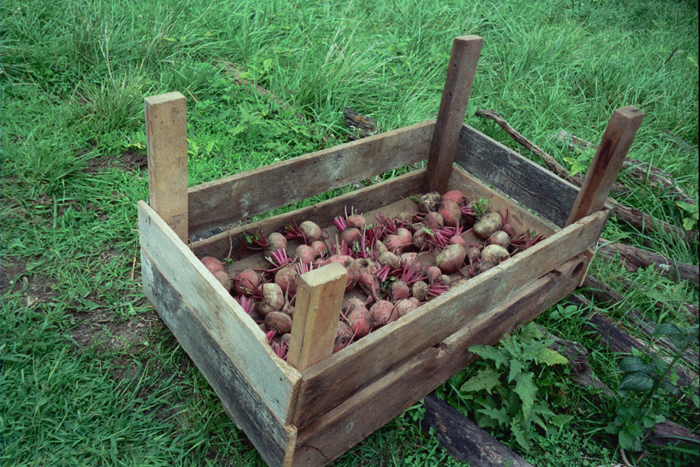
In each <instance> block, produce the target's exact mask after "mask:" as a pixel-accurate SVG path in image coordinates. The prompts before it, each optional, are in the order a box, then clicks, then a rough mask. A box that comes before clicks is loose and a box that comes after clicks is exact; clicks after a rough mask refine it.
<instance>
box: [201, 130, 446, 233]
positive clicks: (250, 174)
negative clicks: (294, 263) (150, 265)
mask: <svg viewBox="0 0 700 467" xmlns="http://www.w3.org/2000/svg"><path fill="white" fill-rule="evenodd" d="M434 126H435V122H434V121H428V122H423V123H418V124H416V125H412V126H409V127H405V128H400V129H398V130H394V131H390V132H387V133H382V134H380V135H376V136H371V137H369V138H364V139H361V140H358V141H353V142H350V143H346V144H341V145H339V146H335V147H333V148H329V149H324V150H322V151H318V152H314V153H310V154H305V155H303V156H299V157H295V158H293V159H290V160H287V161H283V162H279V163H276V164H272V165H269V166H266V167H261V168H259V169H255V170H250V171H247V172H243V173H241V174H236V175H232V176H230V177H226V178H223V179H221V180H217V181H214V182H209V183H204V184H202V185H198V186H196V187H192V188H190V190H189V213H190V217H189V231H190V235H191V234H193V233H199V232H203V231H205V230H207V229H210V228H212V227H216V226H222V225H227V224H230V223H233V222H238V221H240V220H242V219H246V218H250V217H252V216H254V215H256V214H260V213H263V212H267V211H271V210H273V209H276V208H280V207H283V206H287V205H289V204H292V203H295V202H297V201H302V200H304V199H307V198H310V197H312V196H315V195H318V194H320V193H324V192H326V191H328V190H332V189H335V188H342V187H344V186H346V185H348V184H349V183H352V182H356V181H359V180H364V179H367V178H371V177H373V176H375V175H378V174H381V173H384V172H388V171H390V170H392V169H395V168H398V167H402V166H405V165H410V164H415V163H417V162H420V161H421V160H423V159H425V158H427V155H428V150H429V148H430V139H431V137H432V135H433V128H434Z"/></svg>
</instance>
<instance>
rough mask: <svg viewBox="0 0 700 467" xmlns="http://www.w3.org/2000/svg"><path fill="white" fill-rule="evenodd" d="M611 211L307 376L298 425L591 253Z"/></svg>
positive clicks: (417, 312) (371, 336)
mask: <svg viewBox="0 0 700 467" xmlns="http://www.w3.org/2000/svg"><path fill="white" fill-rule="evenodd" d="M607 217H608V212H607V211H601V212H597V213H595V214H593V215H591V216H589V217H586V218H585V219H582V220H581V221H579V222H578V223H576V224H573V225H571V226H569V227H567V228H566V229H563V230H560V231H559V232H557V233H555V234H553V235H552V236H551V237H549V238H547V239H546V240H544V241H542V242H540V243H538V244H536V245H535V246H533V247H531V248H529V249H528V250H526V251H524V252H522V253H519V254H518V255H516V256H514V257H513V258H511V259H509V260H508V261H506V262H504V263H502V264H500V265H499V266H496V267H494V268H493V269H490V270H489V271H487V272H485V273H483V274H481V275H479V276H477V277H475V278H474V279H472V280H470V281H468V282H467V283H466V284H463V285H461V286H458V287H454V288H452V289H451V290H450V291H449V292H446V293H445V294H443V295H441V296H439V297H436V298H435V299H433V300H431V301H430V302H428V303H427V304H425V305H423V306H421V307H420V308H418V309H417V310H415V311H413V312H411V313H410V314H408V315H406V316H405V317H403V318H401V319H399V320H398V321H395V322H393V323H390V324H389V325H387V326H385V327H383V328H381V329H379V330H377V331H374V332H372V333H371V334H369V335H368V336H366V337H364V338H362V339H361V340H359V341H358V342H355V343H353V344H351V345H349V346H348V347H346V348H345V349H343V350H341V351H340V352H338V353H336V354H334V355H332V356H331V357H329V358H327V359H326V360H324V361H322V362H320V363H318V364H316V365H314V366H312V367H310V368H309V369H307V370H305V371H304V372H302V374H303V380H302V383H301V387H300V389H299V397H298V402H297V407H296V409H295V416H294V424H295V425H296V426H297V427H302V426H304V425H305V424H306V423H308V422H310V421H311V420H313V419H314V418H316V417H318V416H320V415H322V414H323V413H325V412H327V411H329V410H331V409H333V408H334V407H336V406H338V405H339V404H340V403H341V402H342V401H344V400H345V399H347V398H348V397H350V396H351V395H352V394H355V393H356V392H357V391H359V390H361V389H362V388H364V387H365V386H367V385H368V384H370V383H371V382H372V381H374V380H375V379H376V378H378V377H381V376H382V375H384V374H386V372H387V371H389V369H390V368H392V367H394V366H396V364H397V363H398V362H397V356H399V355H402V356H404V357H406V358H409V357H410V356H412V355H415V354H416V353H417V352H420V351H422V350H423V349H425V348H428V347H430V346H432V345H434V344H436V343H438V342H440V341H441V340H442V339H444V338H445V337H447V336H449V335H450V334H452V333H454V332H456V331H457V330H458V329H460V328H461V327H463V326H464V325H465V324H466V323H468V322H469V321H470V320H471V319H472V318H473V317H474V316H475V315H477V314H479V313H482V312H484V311H486V310H488V309H490V308H492V307H494V306H498V304H499V303H502V302H503V301H504V300H506V299H507V297H509V296H510V295H511V294H513V293H514V292H517V291H518V290H519V289H520V288H522V287H523V286H524V285H525V284H528V283H531V282H533V281H535V280H537V279H538V278H539V277H541V276H542V275H544V274H546V273H547V271H551V270H552V269H554V268H556V267H558V266H559V265H560V264H562V262H563V261H565V260H566V259H567V258H571V257H573V256H575V255H578V254H580V253H581V252H583V251H585V250H587V249H588V248H589V247H590V246H591V245H593V244H594V243H595V242H596V241H597V239H598V236H599V235H600V232H601V231H602V229H603V227H604V226H605V221H606V220H607Z"/></svg>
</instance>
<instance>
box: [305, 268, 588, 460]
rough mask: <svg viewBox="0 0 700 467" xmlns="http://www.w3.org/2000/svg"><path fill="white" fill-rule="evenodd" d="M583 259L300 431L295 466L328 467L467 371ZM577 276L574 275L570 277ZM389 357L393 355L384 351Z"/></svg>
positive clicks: (563, 290)
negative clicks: (480, 351)
mask: <svg viewBox="0 0 700 467" xmlns="http://www.w3.org/2000/svg"><path fill="white" fill-rule="evenodd" d="M586 261H587V259H586V258H585V257H583V258H574V259H572V260H571V261H569V262H567V263H566V264H564V265H563V266H561V267H560V268H558V270H557V271H555V272H552V273H549V274H547V275H546V276H544V277H542V278H541V279H539V280H537V281H536V282H535V283H533V284H531V285H528V286H526V287H524V288H523V289H521V290H520V291H519V293H518V294H516V295H514V296H513V297H511V298H510V299H509V300H507V301H506V302H504V303H502V304H501V305H499V306H498V307H495V308H493V309H491V310H489V311H487V312H485V313H482V314H480V315H479V316H477V317H476V318H474V319H472V320H471V321H470V322H469V323H468V324H467V325H466V327H464V328H463V329H461V330H460V331H458V332H457V333H455V334H454V335H452V336H450V337H449V338H447V339H445V340H444V341H443V342H441V343H440V345H439V348H433V347H430V348H428V349H426V350H425V351H423V352H421V353H420V354H419V355H416V356H415V357H413V358H411V359H410V360H409V361H407V362H405V364H403V365H396V366H394V367H392V368H390V369H389V370H388V371H387V373H386V375H385V376H384V377H383V378H382V379H380V380H378V381H376V382H375V383H374V384H372V385H371V386H369V387H367V388H365V389H364V390H363V391H362V392H360V393H358V394H355V395H354V396H353V397H351V398H350V399H348V400H346V401H345V402H343V403H342V404H341V405H340V406H338V407H337V408H335V409H334V410H333V411H331V412H329V413H327V414H326V415H324V416H323V417H321V418H319V419H317V420H315V421H314V422H312V423H311V424H309V425H308V426H306V427H304V428H301V429H300V430H299V433H298V435H297V452H296V454H295V455H294V464H293V465H295V466H321V465H327V464H329V463H330V462H331V461H333V459H335V458H337V457H338V456H340V455H341V454H342V453H344V452H345V451H346V450H348V449H349V448H351V447H352V446H354V445H355V444H357V443H358V442H359V441H361V440H362V439H363V438H365V437H366V436H368V435H369V434H371V433H372V432H373V431H375V430H376V429H378V428H380V427H381V426H383V425H384V424H385V423H387V422H388V421H390V420H391V419H392V418H394V417H395V416H396V415H398V414H400V413H401V412H402V411H403V410H405V409H407V408H408V407H410V406H411V405H413V404H414V403H415V402H416V401H418V400H419V399H420V398H421V397H423V396H425V395H426V394H428V393H430V392H431V391H432V390H434V389H435V388H436V387H438V386H439V385H440V384H442V383H443V382H445V381H446V380H448V379H449V378H450V377H451V376H452V375H454V374H455V373H457V372H458V371H460V370H461V369H462V368H464V367H465V366H467V365H469V364H470V363H472V362H473V361H474V360H475V359H476V356H475V355H474V354H470V353H469V352H465V349H466V348H467V347H469V346H472V345H477V344H480V345H491V344H495V343H496V342H498V340H499V339H500V338H501V337H502V336H503V334H505V333H510V332H512V331H513V330H514V329H515V327H516V326H517V325H519V324H521V323H526V322H529V321H531V320H533V319H534V318H535V317H537V315H539V314H540V313H541V312H542V311H544V310H545V309H547V308H548V307H550V306H551V305H553V304H554V303H556V302H558V301H559V300H561V299H562V298H563V297H565V296H566V295H567V294H568V293H570V292H571V291H572V290H573V289H574V288H575V287H576V283H577V282H578V280H579V279H580V271H582V270H583V269H585V265H581V263H585V262H586ZM575 271H579V273H578V274H576V273H574V272H575ZM386 351H387V352H390V351H391V349H390V348H387V349H386Z"/></svg>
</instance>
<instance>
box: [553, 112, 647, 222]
mask: <svg viewBox="0 0 700 467" xmlns="http://www.w3.org/2000/svg"><path fill="white" fill-rule="evenodd" d="M642 120H644V112H642V111H641V110H639V109H638V108H636V107H632V106H630V107H623V108H621V109H617V110H616V111H615V112H613V114H612V116H611V117H610V121H609V122H608V126H607V127H606V128H605V133H604V134H603V139H602V140H601V142H600V144H599V145H598V149H597V150H596V153H595V156H594V157H593V161H592V162H591V165H590V167H588V171H587V172H586V177H585V178H584V179H583V185H582V186H581V191H580V192H579V194H578V196H577V197H576V200H575V201H574V205H573V207H572V208H571V214H570V215H569V218H568V219H567V221H566V225H569V224H571V223H572V222H576V221H577V220H579V219H583V218H584V217H586V216H587V215H589V214H590V213H592V212H595V211H599V210H601V209H603V206H604V205H605V202H606V201H607V199H608V194H609V193H610V189H611V188H612V186H613V183H615V179H616V178H617V175H618V174H619V173H620V169H622V164H623V162H624V161H625V157H626V156H627V152H628V151H629V150H630V147H631V146H632V141H634V135H636V134H637V130H638V129H639V127H640V125H641V124H642Z"/></svg>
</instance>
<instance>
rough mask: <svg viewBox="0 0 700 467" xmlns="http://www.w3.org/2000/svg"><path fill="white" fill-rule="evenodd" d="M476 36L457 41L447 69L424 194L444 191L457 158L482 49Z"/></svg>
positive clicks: (481, 41)
mask: <svg viewBox="0 0 700 467" xmlns="http://www.w3.org/2000/svg"><path fill="white" fill-rule="evenodd" d="M483 43H484V39H483V38H481V37H479V36H461V37H456V38H455V40H454V42H453V43H452V54H451V55H450V63H449V65H448V67H447V78H446V79H445V87H444V88H443V90H442V99H441V100H440V109H439V110H438V117H437V123H436V124H435V131H434V132H433V139H432V141H431V143H430V153H429V155H428V170H427V172H426V174H425V181H424V182H423V193H429V192H431V191H439V192H440V193H445V192H446V191H447V182H448V181H449V179H450V174H451V173H452V164H453V162H454V160H455V155H456V154H457V146H458V144H459V132H460V129H461V128H462V124H463V123H464V116H465V115H466V113H467V106H468V105H469V95H470V94H471V92H472V83H473V82H474V75H476V65H477V63H478V62H479V55H480V54H481V46H482V45H483Z"/></svg>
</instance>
